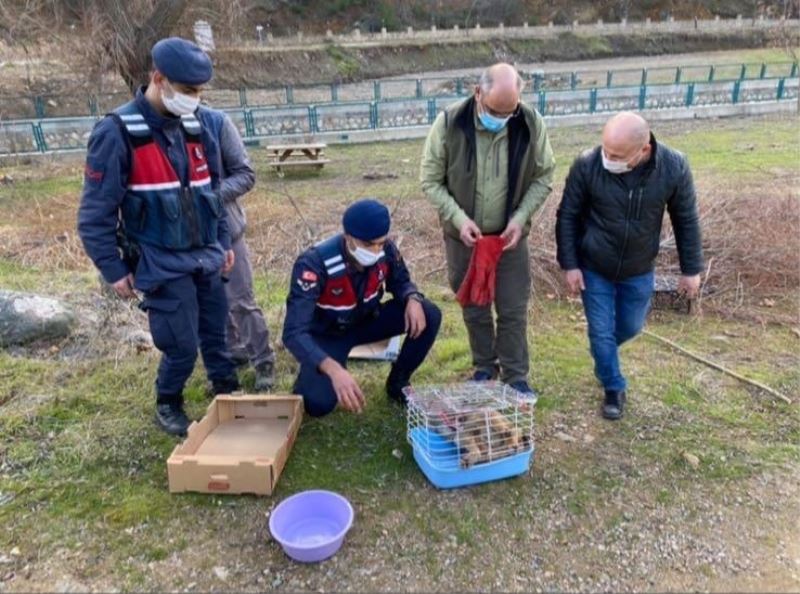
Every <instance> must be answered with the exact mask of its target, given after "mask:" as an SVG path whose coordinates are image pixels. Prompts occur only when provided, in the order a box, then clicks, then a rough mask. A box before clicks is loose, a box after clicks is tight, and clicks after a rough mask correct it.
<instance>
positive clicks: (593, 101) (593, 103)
mask: <svg viewBox="0 0 800 594" xmlns="http://www.w3.org/2000/svg"><path fill="white" fill-rule="evenodd" d="M596 111H597V89H590V90H589V113H594V112H596Z"/></svg>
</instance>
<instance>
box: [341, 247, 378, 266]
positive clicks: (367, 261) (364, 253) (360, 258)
mask: <svg viewBox="0 0 800 594" xmlns="http://www.w3.org/2000/svg"><path fill="white" fill-rule="evenodd" d="M347 249H348V251H349V252H350V255H351V256H353V257H354V258H355V259H356V262H358V263H359V264H361V265H362V266H363V267H365V268H369V267H370V266H374V265H375V264H377V263H378V261H380V260H381V258H383V257H384V256H385V255H386V253H385V252H384V251H383V250H381V251H379V252H378V253H377V254H376V253H374V252H371V251H370V250H368V249H367V248H363V247H361V246H356V249H352V248H350V247H348V248H347Z"/></svg>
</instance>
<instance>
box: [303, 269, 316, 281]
mask: <svg viewBox="0 0 800 594" xmlns="http://www.w3.org/2000/svg"><path fill="white" fill-rule="evenodd" d="M300 278H301V279H302V280H304V281H307V282H311V283H313V282H315V281H317V280H318V279H319V277H318V276H317V273H316V272H313V271H311V270H304V271H303V274H301V275H300Z"/></svg>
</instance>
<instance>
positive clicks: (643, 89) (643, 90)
mask: <svg viewBox="0 0 800 594" xmlns="http://www.w3.org/2000/svg"><path fill="white" fill-rule="evenodd" d="M646 100H647V85H642V86H641V87H639V110H640V111H641V110H642V109H644V104H645V101H646Z"/></svg>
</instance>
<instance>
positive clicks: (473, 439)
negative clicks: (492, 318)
mask: <svg viewBox="0 0 800 594" xmlns="http://www.w3.org/2000/svg"><path fill="white" fill-rule="evenodd" d="M406 396H407V398H408V413H407V415H408V416H407V420H408V434H407V435H408V440H409V442H410V443H411V445H412V447H413V448H414V450H415V452H416V453H417V454H419V455H422V456H424V457H425V459H426V460H427V461H428V463H429V464H430V465H431V466H433V467H436V468H439V469H447V470H458V469H467V468H471V467H473V466H478V465H483V464H489V463H492V462H497V461H501V460H503V459H506V458H508V457H509V456H513V455H515V454H524V453H527V452H530V451H531V450H532V449H533V409H534V405H535V402H536V399H535V397H530V396H528V395H526V394H523V393H521V392H519V391H517V390H515V389H513V388H511V387H510V386H508V385H505V384H502V383H500V382H467V383H459V384H447V385H430V386H421V387H417V388H408V389H407V390H406Z"/></svg>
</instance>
